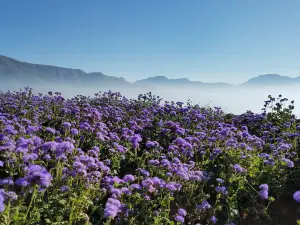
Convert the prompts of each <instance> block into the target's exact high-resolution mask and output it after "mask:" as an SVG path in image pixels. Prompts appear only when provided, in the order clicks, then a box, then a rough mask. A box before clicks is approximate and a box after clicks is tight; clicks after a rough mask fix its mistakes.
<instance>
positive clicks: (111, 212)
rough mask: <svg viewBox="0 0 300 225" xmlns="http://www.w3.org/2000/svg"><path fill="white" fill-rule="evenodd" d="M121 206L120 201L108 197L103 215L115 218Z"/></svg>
mask: <svg viewBox="0 0 300 225" xmlns="http://www.w3.org/2000/svg"><path fill="white" fill-rule="evenodd" d="M120 208H121V202H120V201H119V200H117V199H114V198H109V199H108V200H107V202H106V204H105V209H104V217H105V218H112V219H113V218H115V217H116V215H117V213H118V211H119V209H120Z"/></svg>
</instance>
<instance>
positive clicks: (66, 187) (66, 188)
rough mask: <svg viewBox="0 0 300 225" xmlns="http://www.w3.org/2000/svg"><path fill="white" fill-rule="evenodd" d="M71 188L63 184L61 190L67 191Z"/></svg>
mask: <svg viewBox="0 0 300 225" xmlns="http://www.w3.org/2000/svg"><path fill="white" fill-rule="evenodd" d="M69 190H70V188H69V187H68V186H65V185H63V186H61V187H60V191H61V192H67V191H69Z"/></svg>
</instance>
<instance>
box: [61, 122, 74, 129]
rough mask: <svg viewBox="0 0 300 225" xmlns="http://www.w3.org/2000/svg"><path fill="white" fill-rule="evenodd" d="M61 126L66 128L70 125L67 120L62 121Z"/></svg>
mask: <svg viewBox="0 0 300 225" xmlns="http://www.w3.org/2000/svg"><path fill="white" fill-rule="evenodd" d="M62 126H63V127H64V128H65V129H66V128H70V127H71V126H72V125H71V123H69V122H63V123H62Z"/></svg>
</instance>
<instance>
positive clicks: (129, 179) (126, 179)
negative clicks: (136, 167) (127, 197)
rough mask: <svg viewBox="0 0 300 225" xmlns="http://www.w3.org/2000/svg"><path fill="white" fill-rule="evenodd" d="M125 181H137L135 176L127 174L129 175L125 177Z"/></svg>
mask: <svg viewBox="0 0 300 225" xmlns="http://www.w3.org/2000/svg"><path fill="white" fill-rule="evenodd" d="M123 180H124V181H125V182H132V181H134V180H135V178H134V176H133V175H131V174H127V175H125V176H124V177H123Z"/></svg>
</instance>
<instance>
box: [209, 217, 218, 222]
mask: <svg viewBox="0 0 300 225" xmlns="http://www.w3.org/2000/svg"><path fill="white" fill-rule="evenodd" d="M217 220H218V219H217V218H216V217H215V216H212V217H210V221H211V222H212V223H213V224H215V223H216V222H217Z"/></svg>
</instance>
